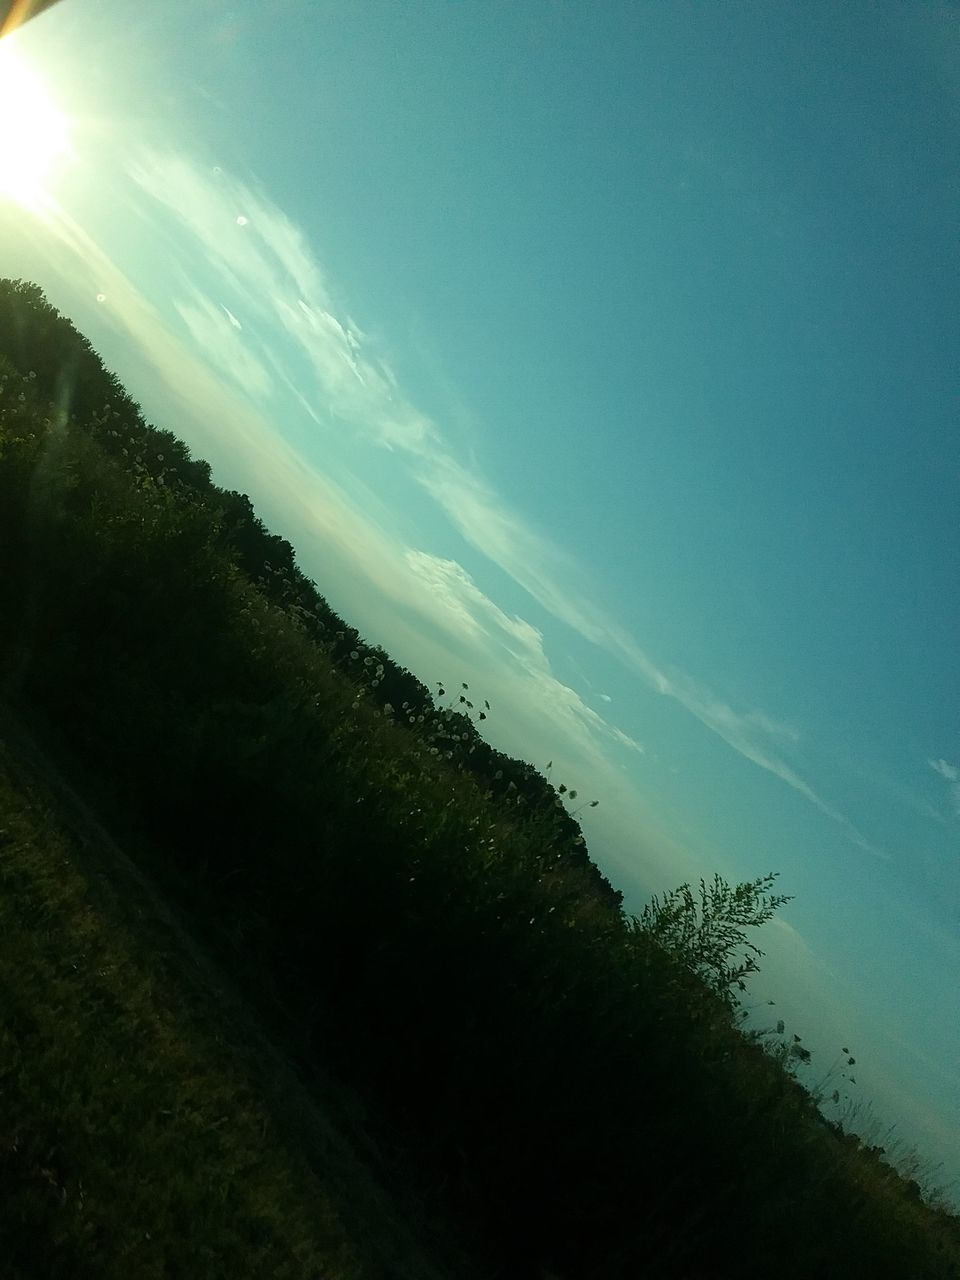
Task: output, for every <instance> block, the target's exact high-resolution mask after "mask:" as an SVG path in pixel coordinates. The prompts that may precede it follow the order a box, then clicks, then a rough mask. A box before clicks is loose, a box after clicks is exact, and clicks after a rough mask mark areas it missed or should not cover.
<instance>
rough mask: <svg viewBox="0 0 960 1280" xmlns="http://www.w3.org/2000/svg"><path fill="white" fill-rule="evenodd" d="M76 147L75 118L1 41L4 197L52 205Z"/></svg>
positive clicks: (0, 179)
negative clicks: (58, 176) (58, 177)
mask: <svg viewBox="0 0 960 1280" xmlns="http://www.w3.org/2000/svg"><path fill="white" fill-rule="evenodd" d="M70 150H71V148H70V122H69V120H68V119H67V117H66V116H65V115H64V113H63V112H62V111H61V110H60V108H59V107H58V106H57V104H56V103H55V102H54V100H53V98H52V97H51V95H50V93H49V92H48V90H47V88H46V86H45V85H44V84H43V82H42V81H41V80H40V79H39V78H38V77H37V76H35V75H34V73H33V72H32V71H30V70H29V68H28V67H27V66H26V64H25V62H24V60H23V58H22V57H20V56H19V55H18V53H17V50H16V46H15V45H14V44H13V43H12V41H11V40H10V39H9V38H8V39H6V40H3V41H0V200H2V199H7V200H13V201H15V202H16V203H18V204H21V205H24V206H25V207H26V208H28V209H39V208H41V207H42V206H43V205H45V204H47V203H48V202H49V198H50V193H49V184H50V181H51V179H52V178H53V176H54V175H55V173H56V170H57V166H58V165H59V164H60V163H61V162H62V161H63V160H64V159H65V158H66V157H67V156H68V155H69V153H70Z"/></svg>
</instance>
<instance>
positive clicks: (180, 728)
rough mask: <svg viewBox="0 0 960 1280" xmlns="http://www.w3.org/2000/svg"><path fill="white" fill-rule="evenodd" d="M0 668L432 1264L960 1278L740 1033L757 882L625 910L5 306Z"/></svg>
mask: <svg viewBox="0 0 960 1280" xmlns="http://www.w3.org/2000/svg"><path fill="white" fill-rule="evenodd" d="M0 661H2V668H0V671H2V682H3V683H2V696H3V699H4V700H5V702H6V704H7V705H8V706H9V707H13V708H15V709H16V712H17V714H18V716H20V717H21V718H22V719H24V720H25V721H26V722H28V723H29V724H30V726H31V731H32V732H34V733H36V734H37V735H38V736H39V737H40V738H41V739H42V741H43V742H44V743H45V746H46V750H47V751H48V753H49V754H50V756H51V758H55V759H56V760H57V761H58V763H59V766H60V767H61V768H63V769H64V770H65V771H66V772H68V773H69V775H70V777H71V780H72V782H73V784H74V786H76V787H77V788H78V789H79V790H81V791H82V793H83V794H84V796H85V797H86V798H87V800H88V801H89V803H90V804H92V805H93V806H94V807H95V808H96V810H97V812H98V814H99V815H100V818H101V820H102V821H103V822H104V823H105V824H106V825H107V826H108V827H109V828H110V830H111V832H112V834H113V836H114V837H115V838H116V839H117V840H118V842H119V843H120V844H121V845H122V847H123V848H124V849H125V850H126V851H127V852H128V853H130V854H131V855H132V856H134V857H135V858H136V860H137V862H138V864H139V865H140V866H142V867H143V868H144V869H146V870H147V871H148V872H149V875H150V876H151V877H152V878H153V880H154V881H155V882H156V883H158V884H160V885H162V887H163V889H164V891H165V892H166V894H167V895H168V896H169V898H170V900H171V901H172V902H174V903H175V904H176V906H177V910H178V911H179V912H181V914H182V918H183V919H184V920H187V921H189V924H190V927H191V929H192V930H193V931H194V932H195V934H196V936H197V937H198V938H202V939H203V940H204V942H205V945H208V946H209V947H210V948H212V949H214V950H215V951H216V953H217V955H218V956H219V958H220V960H221V961H222V962H224V963H226V964H229V966H230V969H231V971H232V973H233V975H234V976H235V978H236V980H237V982H238V983H239V984H240V985H241V986H242V987H243V989H244V991H245V992H246V995H247V997H248V998H249V1000H250V1001H251V1002H253V1003H254V1004H255V1005H256V1007H257V1009H258V1010H259V1016H260V1017H261V1019H262V1020H263V1023H264V1025H266V1026H268V1027H269V1028H270V1033H271V1035H272V1036H273V1037H274V1038H275V1039H276V1041H277V1042H278V1043H281V1044H282V1045H283V1047H284V1050H285V1052H286V1053H287V1054H288V1055H289V1056H290V1057H291V1059H292V1060H295V1061H296V1062H297V1063H298V1064H299V1066H300V1068H301V1069H302V1071H303V1072H304V1073H305V1078H307V1079H308V1080H309V1079H314V1080H315V1088H316V1089H317V1090H318V1091H319V1092H320V1093H322V1091H323V1089H324V1087H326V1086H324V1085H323V1084H322V1083H321V1082H322V1081H323V1080H329V1079H336V1080H338V1081H340V1082H348V1083H349V1087H350V1088H351V1089H354V1090H356V1091H357V1093H358V1095H359V1096H360V1097H361V1098H362V1099H363V1105H364V1107H365V1114H366V1117H367V1119H366V1126H367V1129H368V1130H369V1132H371V1133H372V1134H373V1135H374V1137H375V1141H376V1144H377V1149H378V1151H379V1152H380V1153H381V1156H382V1159H383V1161H384V1167H387V1168H391V1169H393V1170H394V1171H395V1175H396V1179H397V1185H398V1186H399V1184H400V1183H401V1182H402V1183H403V1184H404V1185H405V1186H407V1187H411V1188H415V1195H416V1197H417V1198H418V1199H417V1203H418V1204H420V1205H421V1206H422V1217H423V1220H422V1222H421V1223H420V1224H419V1229H420V1230H421V1232H422V1235H423V1238H424V1239H426V1240H428V1241H429V1240H433V1239H434V1238H436V1240H437V1241H438V1243H437V1250H438V1251H441V1252H442V1248H441V1244H440V1243H439V1241H440V1238H441V1237H442V1236H444V1235H445V1234H449V1233H453V1234H455V1235H456V1237H457V1239H458V1240H459V1241H460V1242H461V1244H462V1246H463V1247H464V1248H465V1249H467V1250H468V1251H469V1252H470V1254H471V1256H472V1257H473V1258H474V1260H475V1264H476V1266H477V1267H478V1269H479V1270H478V1274H482V1275H486V1276H491V1277H492V1276H502V1277H526V1276H530V1277H539V1276H541V1275H546V1274H549V1275H553V1274H556V1275H558V1276H560V1277H565V1278H568V1280H574V1278H577V1280H594V1278H595V1280H601V1278H603V1280H614V1278H617V1277H624V1278H626V1277H637V1276H651V1277H676V1278H680V1277H684V1278H687V1280H693V1278H694V1277H711V1278H714V1277H716V1278H718V1280H720V1278H725V1277H745V1278H746V1277H757V1278H759V1277H769V1276H773V1275H777V1276H780V1277H796V1278H797V1280H801V1278H802V1280H807V1278H808V1277H812V1276H845V1277H865V1278H866V1277H869V1278H870V1280H876V1278H881V1277H890V1278H891V1280H893V1278H894V1277H896V1278H897V1280H900V1278H903V1277H947V1276H955V1275H958V1274H960V1266H958V1263H960V1230H958V1223H957V1220H956V1219H955V1218H953V1217H951V1216H950V1215H949V1214H948V1213H947V1212H946V1211H945V1210H943V1209H942V1208H938V1207H937V1206H935V1205H931V1204H927V1203H925V1202H924V1200H923V1199H922V1198H921V1197H920V1196H918V1195H917V1194H916V1191H915V1189H914V1188H913V1187H911V1186H910V1185H909V1184H908V1183H907V1182H906V1181H905V1180H904V1179H902V1178H900V1177H899V1176H898V1175H897V1174H896V1173H895V1172H894V1171H893V1170H892V1169H891V1168H889V1167H888V1166H887V1165H886V1164H885V1163H884V1162H883V1161H882V1160H880V1159H879V1158H878V1157H877V1153H876V1152H875V1151H872V1150H868V1149H866V1148H865V1147H864V1146H863V1145H862V1144H861V1143H859V1142H858V1141H857V1140H856V1139H853V1138H851V1137H850V1136H849V1135H846V1136H845V1135H843V1134H841V1133H839V1132H838V1131H837V1130H836V1129H835V1128H834V1127H831V1126H830V1125H829V1124H827V1122H826V1121H825V1120H824V1119H823V1117H822V1116H821V1115H820V1113H819V1112H818V1110H817V1107H816V1105H815V1102H814V1100H813V1098H812V1097H811V1096H810V1094H809V1093H808V1092H807V1091H805V1090H804V1089H803V1088H802V1087H801V1086H800V1085H799V1084H798V1083H797V1081H796V1080H795V1079H794V1078H793V1076H792V1074H791V1071H790V1070H789V1067H790V1065H791V1061H792V1060H793V1059H795V1058H796V1056H797V1055H796V1054H792V1055H791V1053H790V1051H789V1050H786V1049H784V1050H782V1051H781V1052H775V1053H771V1052H769V1051H768V1050H767V1049H766V1048H765V1047H764V1046H763V1044H761V1043H759V1042H758V1041H757V1039H756V1038H755V1037H751V1036H749V1035H746V1034H744V1032H743V1030H742V1028H741V1024H740V1018H739V1014H738V1010H737V1000H736V995H737V992H738V991H739V990H740V988H741V984H742V982H743V979H744V978H745V976H746V975H747V974H749V972H750V971H751V970H752V968H753V967H754V961H753V958H752V957H753V955H755V954H756V953H755V952H751V951H750V950H749V945H748V946H747V950H746V952H745V953H743V951H742V946H741V944H742V943H743V942H744V939H745V936H746V935H745V933H744V928H745V927H746V926H749V925H751V924H754V923H759V922H760V921H762V919H764V918H766V917H767V916H768V915H769V913H770V912H771V911H772V910H773V909H775V908H776V906H778V905H780V903H781V902H782V901H783V899H782V898H779V897H777V896H776V895H771V894H770V892H769V891H770V889H771V887H772V878H771V877H765V878H762V879H761V880H758V881H757V882H755V883H754V884H753V885H748V886H740V887H739V888H738V889H736V890H730V889H728V888H727V887H726V886H724V885H723V883H722V882H720V881H715V882H714V884H713V885H712V886H703V897H702V901H701V908H700V910H701V914H700V917H699V920H698V909H697V903H696V901H695V900H694V899H693V897H692V895H690V896H688V895H687V894H686V893H685V892H684V891H677V893H676V894H674V895H669V896H668V897H667V898H665V899H664V900H663V901H662V902H659V903H654V904H651V908H650V909H649V910H648V911H647V912H646V913H644V915H643V916H642V917H641V918H640V919H636V918H633V917H629V916H627V915H626V914H625V913H624V911H623V909H622V906H621V899H620V895H619V894H618V893H617V892H616V891H615V890H614V889H612V888H611V886H610V885H609V884H608V883H607V881H606V880H605V879H604V877H603V876H602V875H601V874H600V872H599V871H598V870H597V868H596V867H595V866H594V865H593V863H592V862H591V861H590V860H589V857H588V855H587V851H586V848H585V845H584V842H583V838H582V835H581V834H580V830H579V826H578V824H577V822H576V819H575V817H574V816H572V815H571V814H570V813H568V811H567V809H566V808H565V806H564V801H563V798H562V797H561V796H560V795H559V794H558V791H557V790H556V789H554V788H553V787H552V786H551V785H550V784H549V783H548V781H547V780H546V779H545V778H544V777H543V776H542V775H540V774H539V773H538V772H537V771H536V770H534V769H532V768H531V767H530V766H528V765H525V764H523V763H521V762H518V761H515V760H511V759H508V758H506V757H504V756H503V755H501V754H499V753H497V752H496V751H494V750H493V749H492V748H490V747H489V746H488V745H487V744H486V743H485V742H484V741H483V739H482V737H481V735H480V732H479V729H478V724H479V722H480V720H481V719H483V718H484V717H485V716H486V713H487V708H486V706H485V705H484V704H482V703H480V702H479V701H477V702H476V705H471V703H472V702H473V701H474V699H473V695H472V693H471V691H470V690H468V689H466V688H455V689H447V688H444V689H443V691H442V692H441V691H440V690H438V692H437V696H436V698H433V697H431V696H430V694H429V693H428V691H427V689H426V688H425V687H424V686H423V685H422V684H421V683H420V682H419V681H418V680H417V679H416V678H415V677H414V676H413V675H411V674H410V673H409V672H407V671H405V670H403V669H402V668H400V667H398V666H397V665H396V664H395V663H393V662H392V661H391V660H390V659H389V657H388V655H387V654H385V653H384V652H383V651H382V650H379V649H376V648H375V647H373V646H370V645H368V644H366V643H364V641H363V640H362V638H361V637H360V636H359V635H358V634H357V633H356V631H354V630H353V629H351V628H350V627H349V626H347V625H346V623H344V622H343V621H342V620H341V619H340V618H339V617H337V615H336V614H335V613H334V611H333V610H332V609H331V608H330V607H329V605H328V604H327V603H326V601H325V600H324V599H323V598H322V596H320V595H319V593H318V592H317V589H316V588H315V587H314V585H313V584H312V583H311V582H310V581H309V580H308V579H307V578H306V577H305V576H304V575H303V574H302V573H301V571H300V570H299V569H298V568H297V566H296V564H295V562H294V557H293V552H292V549H291V547H290V545H289V544H288V543H287V542H285V541H284V540H283V539H281V538H278V537H276V536H274V535H272V534H270V533H268V532H267V531H266V530H265V529H264V527H263V525H262V524H261V523H260V521H259V520H258V519H257V518H256V515H255V513H254V512H253V509H252V507H251V505H250V502H249V500H248V499H247V498H246V497H245V496H244V495H241V494H237V493H229V492H225V491H223V490H221V489H219V488H217V487H216V485H214V484H213V483H212V481H211V478H210V472H209V468H208V467H207V466H206V464H204V463H203V462H200V461H197V460H195V459H192V458H191V457H190V455H189V452H188V450H187V449H186V447H185V446H184V445H183V444H182V443H181V442H180V441H178V440H177V439H176V437H175V436H173V435H172V434H171V433H169V432H167V431H158V430H156V429H155V428H153V427H150V426H148V425H147V424H146V423H145V422H144V420H143V418H142V416H141V414H140V411H139V410H138V408H137V406H136V405H135V404H133V403H132V402H131V401H130V399H129V398H128V397H127V395H126V394H125V393H124V391H123V388H122V387H121V385H120V384H119V382H118V381H117V379H116V378H115V377H113V376H111V375H110V374H108V373H106V372H105V371H104V369H103V367H102V365H101V363H100V361H99V359H98V358H97V357H96V355H95V354H94V352H93V351H92V350H91V348H90V346H89V345H88V344H87V342H86V341H85V340H84V339H83V338H82V337H81V336H80V335H78V334H77V333H76V331H75V330H74V329H73V328H72V326H71V325H70V324H69V322H68V321H66V320H65V319H64V318H62V317H61V316H59V315H58V314H57V313H56V312H55V311H54V310H53V309H52V308H51V307H49V305H48V304H47V303H46V302H45V300H44V298H43V296H42V294H41V293H40V291H39V290H38V289H37V288H36V287H35V286H31V285H24V284H22V283H18V282H5V283H3V284H2V287H0ZM3 892H4V893H7V892H9V888H8V886H7V885H6V884H5V885H4V886H3ZM738 948H739V951H738ZM50 1034H53V1032H52V1030H51V1032H50ZM16 1037H17V1031H16V1029H15V1028H14V1029H13V1030H9V1029H8V1030H7V1036H6V1039H5V1040H4V1044H6V1045H8V1046H9V1044H10V1043H14V1042H15V1041H16ZM11 1038H12V1039H11ZM9 1051H10V1050H9V1048H8V1049H6V1050H5V1052H9ZM87 1069H89V1068H87ZM2 1070H3V1064H2V1063H0V1072H2ZM311 1073H315V1074H314V1075H312V1076H311ZM2 1080H3V1076H2V1075H0V1082H2ZM90 1087H91V1088H94V1087H98V1088H100V1089H101V1090H102V1091H103V1092H104V1094H105V1096H106V1097H108V1098H109V1096H110V1092H111V1090H112V1089H114V1088H120V1087H122V1086H121V1085H117V1084H115V1083H113V1082H112V1081H111V1079H110V1078H109V1073H107V1074H105V1075H104V1076H103V1077H102V1078H101V1079H100V1080H99V1081H97V1082H96V1083H94V1082H93V1081H92V1080H91V1085H90ZM5 1096H6V1095H5V1093H4V1092H3V1089H2V1083H0V1128H2V1127H3V1125H5V1124H7V1123H8V1120H9V1117H8V1116H6V1115H5V1114H4V1113H3V1110H2V1109H3V1107H4V1106H5V1105H6V1103H5ZM187 1145H188V1144H187V1143H186V1141H185V1148H184V1149H185V1157H184V1158H185V1159H187V1158H199V1157H196V1156H190V1157H188V1156H187V1153H186V1148H187ZM70 1158H71V1159H73V1160H74V1161H75V1162H77V1161H81V1160H82V1158H83V1157H82V1155H81V1153H80V1152H79V1151H75V1152H73V1153H72V1154H71V1156H70ZM102 1176H103V1177H105V1176H106V1174H105V1173H103V1174H102ZM0 1186H2V1184H0ZM51 1212H53V1210H51ZM0 1230H2V1228H0ZM169 1230H170V1231H171V1232H173V1231H174V1230H175V1227H174V1225H173V1224H172V1223H171V1224H170V1225H169ZM40 1234H41V1231H40V1228H39V1227H38V1228H37V1236H38V1238H39V1236H40ZM76 1244H77V1249H78V1251H79V1252H78V1256H81V1255H82V1253H83V1249H84V1248H86V1247H87V1244H86V1243H85V1239H82V1238H81V1236H80V1235H79V1234H78V1235H77V1241H76ZM437 1256H439V1253H438V1255H437ZM227 1271H231V1272H232V1273H233V1274H244V1270H243V1266H242V1264H240V1265H238V1264H237V1263H236V1262H235V1261H234V1262H231V1263H229V1264H228V1263H227V1262H226V1261H224V1262H223V1264H222V1265H220V1264H216V1265H214V1263H213V1262H212V1261H210V1262H208V1263H206V1264H205V1265H204V1266H203V1267H201V1268H200V1269H199V1270H195V1271H194V1272H193V1273H192V1274H204V1275H214V1274H217V1275H219V1274H226V1273H227ZM247 1273H248V1274H260V1272H257V1271H255V1269H254V1267H253V1264H252V1263H251V1265H250V1267H249V1269H248V1272H247ZM36 1274H38V1275H40V1274H44V1272H43V1270H42V1268H41V1269H40V1270H38V1271H37V1272H36ZM78 1274H79V1268H78ZM157 1274H163V1272H158V1273H157ZM165 1274H169V1275H179V1274H191V1272H189V1270H187V1271H180V1270H178V1269H177V1268H176V1266H174V1265H171V1267H170V1269H169V1270H167V1271H166V1272H165ZM263 1274H268V1272H267V1271H264V1272H263ZM277 1274H280V1272H279V1271H278V1272H277ZM303 1274H304V1275H310V1274H312V1272H311V1271H309V1270H308V1269H305V1270H304V1271H303ZM324 1274H326V1272H325V1273H324ZM329 1274H331V1275H332V1274H335V1272H334V1271H333V1270H332V1269H331V1270H330V1272H329ZM398 1274H400V1273H399V1272H398ZM451 1274H453V1273H451Z"/></svg>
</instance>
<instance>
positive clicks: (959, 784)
mask: <svg viewBox="0 0 960 1280" xmlns="http://www.w3.org/2000/svg"><path fill="white" fill-rule="evenodd" d="M927 764H929V766H930V768H931V769H932V770H933V771H934V773H938V774H939V775H940V777H941V778H943V779H944V781H945V782H946V783H947V784H948V786H949V792H950V803H951V805H952V807H953V811H954V813H955V814H956V815H957V817H960V766H958V765H955V764H948V763H947V761H946V760H944V759H943V758H942V757H941V758H940V759H939V760H928V761H927Z"/></svg>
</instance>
